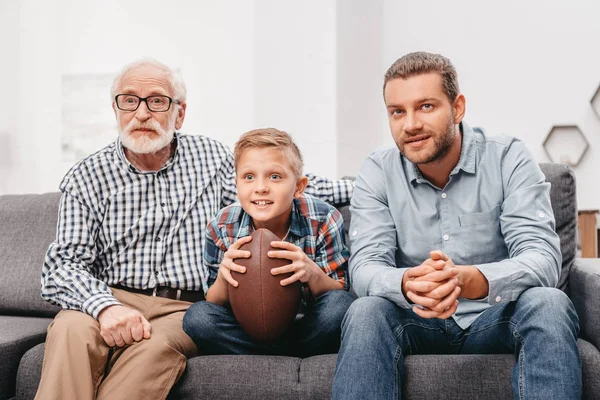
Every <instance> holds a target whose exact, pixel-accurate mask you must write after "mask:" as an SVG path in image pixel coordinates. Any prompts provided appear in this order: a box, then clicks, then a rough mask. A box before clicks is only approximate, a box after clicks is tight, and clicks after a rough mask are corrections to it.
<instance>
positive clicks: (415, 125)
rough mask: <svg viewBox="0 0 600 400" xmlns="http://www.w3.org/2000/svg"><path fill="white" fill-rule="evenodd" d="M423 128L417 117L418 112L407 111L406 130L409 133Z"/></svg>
mask: <svg viewBox="0 0 600 400" xmlns="http://www.w3.org/2000/svg"><path fill="white" fill-rule="evenodd" d="M421 128H423V124H422V123H421V121H420V120H419V118H418V117H417V114H416V113H413V112H409V113H407V114H406V118H405V119H404V131H405V132H409V133H410V132H416V131H420V130H421Z"/></svg>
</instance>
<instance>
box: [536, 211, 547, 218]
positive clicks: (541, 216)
mask: <svg viewBox="0 0 600 400" xmlns="http://www.w3.org/2000/svg"><path fill="white" fill-rule="evenodd" d="M538 215H539V216H540V218H544V217H545V216H546V214H544V213H543V212H541V213H539V214H538Z"/></svg>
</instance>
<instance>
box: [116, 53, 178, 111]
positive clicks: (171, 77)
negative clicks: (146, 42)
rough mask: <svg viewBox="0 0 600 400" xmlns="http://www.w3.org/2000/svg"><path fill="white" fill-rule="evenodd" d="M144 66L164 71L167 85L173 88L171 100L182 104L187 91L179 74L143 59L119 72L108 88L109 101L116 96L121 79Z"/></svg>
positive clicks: (157, 63)
mask: <svg viewBox="0 0 600 400" xmlns="http://www.w3.org/2000/svg"><path fill="white" fill-rule="evenodd" d="M144 65H152V66H155V67H157V68H159V69H161V70H162V71H164V73H165V74H166V75H167V80H168V81H169V84H170V85H171V87H172V88H173V99H174V100H178V101H180V102H182V103H183V102H185V100H186V98H187V90H186V88H185V83H184V82H183V78H182V77H181V74H179V72H177V71H174V70H173V69H171V68H170V67H169V66H167V65H165V64H163V63H161V62H158V61H156V60H155V59H153V58H143V59H141V60H138V61H135V62H132V63H131V64H128V65H126V66H125V67H123V69H122V70H121V72H120V73H119V74H118V75H117V76H116V77H115V80H114V81H113V84H112V86H111V88H110V97H111V99H113V100H114V98H115V96H116V95H117V90H118V89H119V87H120V86H121V80H122V79H123V77H124V76H125V75H127V73H128V72H130V71H131V70H133V69H135V68H138V67H141V66H144Z"/></svg>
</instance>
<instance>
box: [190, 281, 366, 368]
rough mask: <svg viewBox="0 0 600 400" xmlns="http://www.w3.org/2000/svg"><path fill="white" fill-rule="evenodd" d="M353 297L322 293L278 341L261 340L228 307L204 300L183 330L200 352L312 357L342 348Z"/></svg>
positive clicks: (192, 310)
mask: <svg viewBox="0 0 600 400" xmlns="http://www.w3.org/2000/svg"><path fill="white" fill-rule="evenodd" d="M353 300H354V297H353V296H352V295H351V294H350V293H348V292H347V291H345V290H331V291H329V292H326V293H324V294H322V295H321V296H319V297H318V298H317V299H316V300H315V303H314V304H312V305H310V306H309V307H308V308H307V310H306V313H305V314H304V316H303V317H302V318H300V319H296V321H294V322H293V323H292V326H291V327H290V328H289V329H288V330H287V331H286V332H285V333H284V334H283V336H282V337H281V338H279V339H278V340H277V341H275V342H273V343H269V344H264V343H258V342H255V341H253V340H252V339H250V337H249V336H248V335H247V334H246V332H244V331H243V330H242V328H241V327H240V325H239V323H238V322H237V320H236V319H235V316H234V315H233V312H232V311H231V309H230V308H228V307H223V306H220V305H218V304H213V303H210V302H208V301H201V302H198V303H195V304H193V305H192V306H191V307H190V308H189V309H188V310H187V312H186V313H185V315H184V317H183V330H184V331H185V332H186V333H187V334H188V335H189V336H190V337H191V338H192V340H194V342H195V343H196V346H197V347H198V352H199V353H200V354H271V355H290V356H296V357H309V356H312V355H316V354H326V353H335V352H337V351H338V349H339V344H340V334H341V328H340V326H341V324H342V320H343V319H344V315H345V314H346V311H348V308H349V307H350V304H351V303H352V301H353Z"/></svg>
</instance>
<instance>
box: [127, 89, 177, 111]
mask: <svg viewBox="0 0 600 400" xmlns="http://www.w3.org/2000/svg"><path fill="white" fill-rule="evenodd" d="M120 96H133V97H137V98H138V100H139V101H138V104H137V107H136V108H134V109H132V110H127V109H124V108H121V107H119V97H120ZM150 97H166V98H167V99H169V106H168V107H167V109H166V110H160V111H155V110H152V109H151V108H150V104H149V103H148V99H149V98H150ZM142 102H144V103H146V108H147V109H148V111H150V112H167V111H169V110H170V109H171V103H175V104H180V102H179V100H174V99H172V98H170V97H169V96H165V95H163V94H153V95H151V96H147V97H140V96H137V95H135V94H130V93H120V94H118V95H116V96H115V105H116V106H117V108H118V109H119V110H121V111H132V112H133V111H137V109H138V108H140V105H141V104H142Z"/></svg>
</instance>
